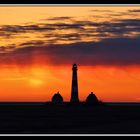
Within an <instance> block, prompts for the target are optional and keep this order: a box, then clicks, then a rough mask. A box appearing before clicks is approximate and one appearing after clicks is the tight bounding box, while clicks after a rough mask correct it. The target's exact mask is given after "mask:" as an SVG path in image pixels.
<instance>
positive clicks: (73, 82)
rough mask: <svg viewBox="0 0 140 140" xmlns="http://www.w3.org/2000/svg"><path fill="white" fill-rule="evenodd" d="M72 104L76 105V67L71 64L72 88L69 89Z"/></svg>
mask: <svg viewBox="0 0 140 140" xmlns="http://www.w3.org/2000/svg"><path fill="white" fill-rule="evenodd" d="M70 101H71V102H72V103H78V102H79V97H78V80H77V65H76V64H73V67H72V87H71V100H70Z"/></svg>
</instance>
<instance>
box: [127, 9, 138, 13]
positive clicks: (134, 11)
mask: <svg viewBox="0 0 140 140" xmlns="http://www.w3.org/2000/svg"><path fill="white" fill-rule="evenodd" d="M128 12H133V13H139V12H140V9H135V10H128Z"/></svg>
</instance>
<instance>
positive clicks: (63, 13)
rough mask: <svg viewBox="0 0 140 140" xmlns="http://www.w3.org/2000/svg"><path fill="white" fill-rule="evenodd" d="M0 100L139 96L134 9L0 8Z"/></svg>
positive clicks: (138, 16) (138, 21)
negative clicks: (74, 92)
mask: <svg viewBox="0 0 140 140" xmlns="http://www.w3.org/2000/svg"><path fill="white" fill-rule="evenodd" d="M0 16H1V17H2V19H3V20H1V21H0V42H1V46H0V85H1V88H0V93H1V94H0V101H50V100H51V97H52V96H53V94H54V93H56V92H58V91H59V92H60V93H61V94H62V96H63V97H64V100H65V101H69V100H70V93H71V79H72V64H73V63H77V65H78V83H79V97H80V100H81V101H84V100H85V99H86V97H87V96H88V94H89V93H90V92H92V91H93V92H94V93H95V94H96V95H97V97H98V98H99V99H100V100H102V101H106V102H131V101H132V102H138V101H139V100H140V88H139V84H140V72H139V71H140V56H139V52H140V41H139V40H140V33H139V32H140V28H139V27H140V8H139V7H96V6H93V7H47V6H46V7H0Z"/></svg>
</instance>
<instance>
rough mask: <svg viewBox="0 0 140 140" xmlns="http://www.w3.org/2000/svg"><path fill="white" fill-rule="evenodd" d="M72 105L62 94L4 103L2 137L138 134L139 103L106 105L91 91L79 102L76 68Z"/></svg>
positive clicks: (0, 119) (0, 108)
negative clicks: (42, 98)
mask: <svg viewBox="0 0 140 140" xmlns="http://www.w3.org/2000/svg"><path fill="white" fill-rule="evenodd" d="M72 71H73V73H72V87H71V97H70V101H69V102H65V101H64V100H63V97H62V96H61V94H60V93H59V92H57V93H55V94H54V95H53V96H52V100H51V101H50V102H40V103H39V102H28V103H27V102H11V103H10V102H9V103H8V102H5V103H4V102H3V103H2V102H1V103H0V133H1V134H131V133H132V134H134V133H135V134H136V133H139V131H140V125H139V124H140V120H139V118H140V104H139V103H104V102H101V101H100V100H99V99H98V98H97V96H96V95H95V94H94V93H93V92H91V93H90V94H89V95H88V96H87V98H86V100H85V101H84V102H81V101H80V100H79V92H78V78H77V65H76V64H73V67H72Z"/></svg>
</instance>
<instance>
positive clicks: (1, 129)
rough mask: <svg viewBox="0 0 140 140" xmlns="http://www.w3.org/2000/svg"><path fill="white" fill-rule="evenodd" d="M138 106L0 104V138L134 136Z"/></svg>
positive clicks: (138, 122)
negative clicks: (22, 135) (26, 135)
mask: <svg viewBox="0 0 140 140" xmlns="http://www.w3.org/2000/svg"><path fill="white" fill-rule="evenodd" d="M139 118H140V104H139V103H106V104H105V105H101V106H95V107H94V106H86V105H84V103H81V104H79V105H71V104H70V103H65V104H61V105H55V104H52V103H48V104H46V103H0V133H1V134H138V133H139V132H140V119H139Z"/></svg>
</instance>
